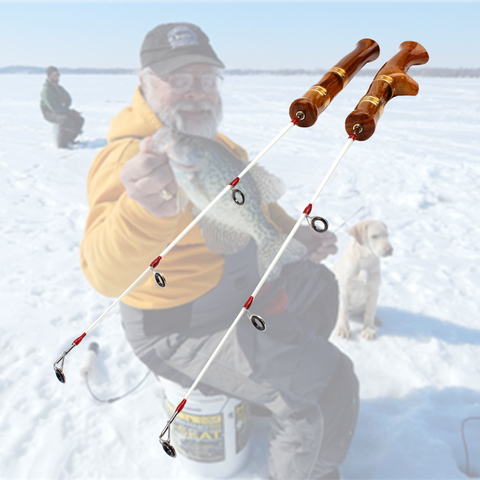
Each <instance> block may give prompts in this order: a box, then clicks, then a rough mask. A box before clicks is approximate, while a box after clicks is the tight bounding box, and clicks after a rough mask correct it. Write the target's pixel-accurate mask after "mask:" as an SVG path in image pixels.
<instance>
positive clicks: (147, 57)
mask: <svg viewBox="0 0 480 480" xmlns="http://www.w3.org/2000/svg"><path fill="white" fill-rule="evenodd" d="M140 61H141V64H142V68H146V67H150V68H151V69H152V70H153V71H154V72H155V73H156V74H157V75H159V76H162V75H167V74H168V73H170V72H173V71H174V70H176V69H177V68H181V67H184V66H186V65H190V64H192V63H206V64H208V65H213V66H215V67H219V68H225V65H224V64H223V63H222V62H221V61H220V59H219V58H218V57H217V55H216V54H215V52H214V51H213V48H212V47H211V45H210V42H209V39H208V37H207V35H205V33H203V31H202V30H201V29H200V28H199V27H197V26H196V25H193V24H191V23H166V24H163V25H158V26H157V27H155V28H154V29H153V30H151V31H150V32H148V33H147V35H146V36H145V39H144V40H143V44H142V48H141V49H140Z"/></svg>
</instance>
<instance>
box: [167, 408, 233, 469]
mask: <svg viewBox="0 0 480 480" xmlns="http://www.w3.org/2000/svg"><path fill="white" fill-rule="evenodd" d="M165 402H166V405H167V408H168V409H169V410H170V411H171V412H173V411H174V407H173V406H172V405H171V404H170V402H168V400H166V399H165ZM172 437H173V440H174V442H175V446H176V448H177V450H178V451H179V452H181V453H182V454H183V455H185V456H186V457H187V458H189V459H190V460H194V461H197V462H222V461H223V460H225V426H224V419H223V414H222V413H218V414H215V415H193V414H190V413H186V412H185V411H182V412H180V413H179V414H178V415H177V418H176V419H175V423H173V424H172Z"/></svg>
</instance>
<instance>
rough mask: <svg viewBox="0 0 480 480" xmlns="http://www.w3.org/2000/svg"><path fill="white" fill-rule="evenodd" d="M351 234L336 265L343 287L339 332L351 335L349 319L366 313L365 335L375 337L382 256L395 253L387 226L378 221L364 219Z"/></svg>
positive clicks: (371, 338)
mask: <svg viewBox="0 0 480 480" xmlns="http://www.w3.org/2000/svg"><path fill="white" fill-rule="evenodd" d="M348 233H349V234H350V235H352V237H353V239H352V241H351V242H350V244H349V245H348V246H347V247H346V248H345V250H344V251H343V252H342V254H341V256H340V259H339V260H338V262H337V263H336V264H335V266H334V267H333V272H334V273H335V276H336V277H337V280H338V287H339V290H340V305H339V311H338V319H337V325H336V327H335V331H336V333H337V334H338V335H339V336H340V337H343V338H348V337H349V335H350V327H349V325H348V319H349V317H350V316H351V315H358V314H360V315H363V319H364V328H363V330H362V332H361V335H362V337H364V338H366V339H367V340H373V339H374V338H375V310H376V308H377V300H378V291H379V287H380V257H387V256H389V255H392V253H393V248H392V246H391V245H390V243H389V241H388V231H387V227H386V225H385V224H384V223H383V222H380V221H378V220H364V221H362V222H359V223H357V224H356V225H354V226H353V227H352V228H351V229H350V230H349V231H348Z"/></svg>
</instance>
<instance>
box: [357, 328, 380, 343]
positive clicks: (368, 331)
mask: <svg viewBox="0 0 480 480" xmlns="http://www.w3.org/2000/svg"><path fill="white" fill-rule="evenodd" d="M360 335H361V336H362V337H363V338H364V339H365V340H373V339H374V338H375V337H376V336H377V333H376V332H375V329H374V328H373V327H365V328H364V329H363V330H362V331H361V332H360Z"/></svg>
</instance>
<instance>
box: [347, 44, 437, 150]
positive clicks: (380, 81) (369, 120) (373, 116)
mask: <svg viewBox="0 0 480 480" xmlns="http://www.w3.org/2000/svg"><path fill="white" fill-rule="evenodd" d="M427 62H428V53H427V51H426V50H425V48H424V47H422V45H420V44H419V43H417V42H403V43H402V44H401V45H400V47H399V51H398V53H397V54H396V55H394V56H393V57H392V58H391V59H390V60H389V61H388V62H387V63H386V64H385V65H384V66H383V67H382V68H381V69H380V70H379V71H378V73H377V74H376V75H375V78H374V79H373V82H372V83H371V85H370V87H369V89H368V92H367V93H366V94H365V96H363V97H362V98H361V100H360V102H358V105H357V106H356V107H355V110H354V111H353V112H352V113H351V114H350V115H349V116H348V117H347V119H346V120H345V130H346V131H347V133H348V135H351V134H352V133H354V129H355V128H356V130H357V131H359V130H360V132H359V133H357V140H359V141H363V140H368V139H369V138H370V137H371V136H372V135H373V134H374V132H375V127H376V125H377V122H378V120H379V119H380V117H381V116H382V113H383V109H384V108H385V105H386V104H387V102H389V101H390V100H391V99H392V98H393V97H397V96H400V95H413V96H414V95H416V94H417V93H418V83H417V82H416V81H415V80H413V78H412V77H410V76H408V75H407V71H408V69H409V68H410V67H411V66H412V65H423V64H425V63H427Z"/></svg>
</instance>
